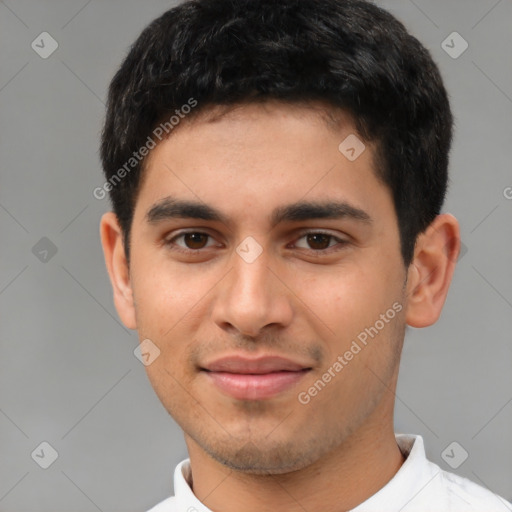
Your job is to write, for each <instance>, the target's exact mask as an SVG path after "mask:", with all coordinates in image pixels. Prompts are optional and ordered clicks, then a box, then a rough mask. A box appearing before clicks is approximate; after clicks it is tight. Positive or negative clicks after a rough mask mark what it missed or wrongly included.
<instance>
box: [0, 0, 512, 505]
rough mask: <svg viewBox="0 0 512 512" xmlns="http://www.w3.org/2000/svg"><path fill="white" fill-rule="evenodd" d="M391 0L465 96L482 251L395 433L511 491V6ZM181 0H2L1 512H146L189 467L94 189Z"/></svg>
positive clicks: (461, 129) (465, 159) (410, 346)
mask: <svg viewBox="0 0 512 512" xmlns="http://www.w3.org/2000/svg"><path fill="white" fill-rule="evenodd" d="M382 4H383V5H384V6H385V7H387V8H389V9H390V10H391V11H392V12H393V13H394V14H395V15H396V16H397V17H398V18H399V19H401V20H402V21H403V22H404V23H405V24H406V26H407V27H408V28H409V29H410V31H411V32H412V33H413V34H414V35H416V37H418V38H419V39H420V40H421V41H422V42H423V43H424V44H425V45H426V46H427V47H428V48H429V49H430V50H431V52H432V54H433V56H434V58H435V60H436V62H438V64H439V66H440V68H441V71H442V73H443V76H444V78H445V81H446V86H447V88H448V90H449V92H450V95H451V99H452V105H453V110H454V114H455V117H456V138H455V142H454V147H453V151H452V160H451V162H452V163H451V188H450V192H449V195H448V199H447V202H446V207H445V211H448V212H451V213H453V214H454V215H455V216H456V217H457V218H458V219H459V221H460V223H461V229H462V240H463V243H464V244H465V247H466V248H467V252H466V253H465V254H463V256H462V258H461V259H460V261H459V264H458V267H457V270H456V273H455V277H454V281H453V284H452V288H451V290H450V294H449V297H448V300H447V303H446V306H445V309H444V311H443V314H442V317H441V319H440V320H439V322H438V323H437V324H436V325H435V326H433V327H431V328H428V329H423V330H416V329H410V330H409V331H408V334H407V338H406V344H405V348H404V353H403V359H402V364H401V377H400V380H399V385H398V389H397V401H396V431H398V432H410V433H417V434H421V435H422V436H423V437H424V440H425V444H426V449H427V456H428V457H429V458H430V459H431V460H433V461H435V462H436V463H437V464H439V465H440V466H441V467H442V468H443V469H446V470H449V471H455V472H456V473H458V474H461V475H464V476H467V477H469V478H470V479H472V480H474V481H476V482H478V483H480V484H481V485H484V486H486V487H488V488H490V489H491V490H493V491H494V492H497V493H499V494H501V495H503V496H504V497H506V498H508V499H510V498H512V462H511V461H512V440H511V432H512V372H511V369H512V368H511V367H512V344H511V343H510V341H511V336H512V334H511V333H512V314H511V313H512V265H511V262H512V236H511V235H512V232H511V231H512V228H511V225H512V223H511V222H510V220H511V213H512V199H507V197H506V196H507V195H508V196H509V197H511V196H512V189H507V187H512V173H511V160H512V122H511V119H512V118H511V114H512V66H511V65H510V64H511V61H510V55H511V46H512V32H511V31H510V27H511V26H512V1H511V0H500V1H497V0H479V1H474V0H473V1H467V0H458V1H456V0H451V1H444V0H436V1H424V0H415V1H414V2H412V1H407V0H400V1H399V0H387V1H385V2H382ZM172 5H174V3H173V2H168V1H163V0H162V1H157V0H151V1H144V2H140V1H138V2H136V1H134V0H129V1H126V0H125V1H120V0H115V1H114V0H110V1H103V2H100V1H98V0H90V1H87V0H72V1H66V2H64V1H57V0H54V1H48V0H47V1H41V0H37V1H36V0H20V1H15V0H5V1H3V2H2V1H0V66H1V68H0V69H1V71H0V107H1V111H0V155H1V158H0V169H1V181H0V233H1V236H2V249H1V251H0V254H1V265H0V312H1V317H0V343H1V356H0V511H9V512H20V511H66V512H67V511H69V510H74V511H76V512H81V511H84V512H85V511H95V510H101V511H104V512H107V511H116V512H122V511H131V510H133V511H135V510H144V509H147V508H149V507H150V506H152V505H154V504H156V503H157V502H158V501H160V500H161V499H163V498H165V497H167V496H168V495H169V494H170V493H171V491H172V476H173V470H174V466H175V465H176V463H178V462H179V461H180V460H182V459H183V458H185V456H186V450H185V445H184V442H183V437H182V434H181V431H180V430H179V428H178V427H177V426H176V425H175V424H174V422H173V421H172V419H171V418H170V417H169V416H168V414H167V413H166V412H165V410H164V409H163V407H162V406H161V404H160V402H159V401H158V399H157V398H156V396H155V395H154V393H153V391H152V389H151V387H150V385H149V382H148V380H147V378H146V374H145V371H144V367H143V365H142V364H141V363H140V362H139V361H138V360H137V359H136V358H135V357H134V354H133V350H134V349H135V347H136V346H137V337H136V333H134V332H130V331H128V330H126V329H125V328H124V327H123V326H122V325H121V324H120V322H119V321H118V319H117V314H116V312H115V309H114V306H113V303H112V292H111V288H110V284H109V282H108V279H107V273H106V270H105V267H104V261H103V255H102V252H101V247H100V242H99V229H98V225H99V220H100V216H101V214H102V213H103V212H104V211H106V210H107V209H108V208H109V204H108V202H107V200H102V201H100V200H97V199H95V198H94V197H93V195H92V191H93V189H94V188H95V187H97V186H101V185H102V183H103V181H102V176H101V168H100V163H99V157H98V143H99V132H100V129H101V123H102V119H103V116H104V101H105V98H106V90H107V86H108V83H109V81H110V79H111V78H112V76H113V74H114V72H115V71H116V69H117V67H118V66H119V64H120V62H121V60H122V58H123V56H124V55H125V54H126V51H127V48H128V46H129V45H130V44H131V43H132V42H133V41H134V39H135V38H136V36H137V35H138V34H139V32H140V31H141V30H142V29H143V27H145V26H146V24H147V23H149V22H150V21H151V20H152V19H154V18H155V17H156V16H158V15H160V14H161V13H162V12H164V11H165V10H167V9H168V8H170V7H171V6H172ZM43 31H47V32H49V33H50V34H51V36H52V37H53V38H54V39H55V40H56V41H57V42H58V45H59V46H58V49H57V50H56V51H55V52H54V53H53V54H52V55H51V56H50V57H48V58H47V59H43V58H41V57H40V56H39V55H38V54H37V53H36V52H35V51H34V50H33V49H32V48H31V43H32V41H34V40H36V38H37V36H38V35H39V34H40V33H41V32H43ZM453 31H457V32H458V33H460V34H461V35H462V37H463V38H464V39H465V40H466V41H467V42H468V43H469V48H468V49H467V50H466V51H465V52H464V53H463V54H462V55H460V56H459V57H458V58H456V59H454V58H452V57H451V56H450V55H448V54H447V53H446V52H445V50H444V49H443V48H442V46H441V44H442V42H443V41H444V40H445V39H446V37H447V36H448V35H449V34H451V33H452V32H453ZM459 42H460V41H459ZM459 42H454V43H451V42H450V40H448V44H450V45H451V46H455V50H457V49H460V45H459ZM507 190H508V191H510V194H507ZM43 237H46V238H48V239H49V240H50V241H51V243H52V244H54V246H55V248H56V250H57V252H56V253H55V254H52V251H51V248H52V246H51V245H50V244H49V242H48V241H47V240H43V241H40V240H41V238H43ZM36 244H39V245H36ZM34 246H35V249H34ZM45 249H46V250H49V252H48V253H47V254H45V253H44V252H43V251H44V250H45ZM43 441H47V442H49V443H50V444H51V445H52V446H53V447H54V448H55V449H56V450H57V452H58V454H59V456H58V458H57V460H56V461H55V462H54V463H53V464H52V465H51V466H50V467H49V468H48V469H46V470H45V469H42V468H41V467H39V465H38V464H36V462H35V461H34V460H33V458H31V453H32V452H33V451H34V449H35V448H36V447H38V446H39V445H40V443H41V442H43ZM453 441H457V443H459V445H460V447H458V446H456V447H455V449H454V452H451V453H453V454H454V457H452V458H455V459H460V458H461V457H462V456H463V454H464V452H462V448H463V449H464V450H466V451H467V452H468V455H469V456H468V458H467V460H466V461H465V462H464V463H463V464H462V465H461V466H460V467H459V468H458V469H457V470H453V469H452V468H451V467H450V466H449V465H448V464H447V463H446V462H445V460H443V457H442V455H441V454H442V452H443V450H445V448H446V447H447V446H448V445H449V444H450V443H452V442H453ZM461 447H462V448H461ZM45 456H48V451H47V452H46V455H45Z"/></svg>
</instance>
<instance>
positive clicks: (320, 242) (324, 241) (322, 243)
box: [307, 233, 332, 250]
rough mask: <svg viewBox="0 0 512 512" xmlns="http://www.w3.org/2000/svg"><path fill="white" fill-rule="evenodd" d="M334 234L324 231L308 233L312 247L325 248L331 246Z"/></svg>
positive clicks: (308, 240)
mask: <svg viewBox="0 0 512 512" xmlns="http://www.w3.org/2000/svg"><path fill="white" fill-rule="evenodd" d="M331 238H332V236H330V235H325V234H323V233H313V234H309V235H307V242H308V244H309V246H310V247H311V248H312V249H316V250H323V249H327V248H328V247H329V242H330V240H331Z"/></svg>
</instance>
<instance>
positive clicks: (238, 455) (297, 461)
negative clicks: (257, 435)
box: [203, 441, 319, 475]
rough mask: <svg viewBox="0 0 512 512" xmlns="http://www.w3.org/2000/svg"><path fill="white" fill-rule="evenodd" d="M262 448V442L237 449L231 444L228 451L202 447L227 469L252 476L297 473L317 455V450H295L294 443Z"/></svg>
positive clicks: (251, 443)
mask: <svg viewBox="0 0 512 512" xmlns="http://www.w3.org/2000/svg"><path fill="white" fill-rule="evenodd" d="M258 445H259V446H258ZM262 445H263V442H261V441H256V443H254V442H252V441H247V442H245V443H244V444H243V445H242V446H240V447H239V448H238V449H237V447H236V446H234V443H231V444H230V446H229V447H227V446H223V447H220V446H215V447H212V446H204V445H203V450H205V451H206V452H207V453H208V454H209V455H210V456H211V457H212V458H213V459H215V460H216V461H217V462H219V463H220V464H223V465H224V466H226V467H228V468H229V469H232V470H234V471H239V472H243V473H249V474H254V475H268V474H272V475H279V474H284V473H290V472H292V471H298V470H300V469H303V468H304V467H306V466H308V465H310V464H312V463H313V462H314V461H315V460H317V459H318V455H319V454H318V452H317V450H312V451H309V452H308V451H307V450H298V449H297V446H300V445H301V443H297V442H293V443H286V444H285V445H280V446H276V445H269V446H266V447H265V448H263V449H262V448H261V446H262ZM311 448H313V447H311Z"/></svg>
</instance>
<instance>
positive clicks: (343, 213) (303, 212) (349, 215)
mask: <svg viewBox="0 0 512 512" xmlns="http://www.w3.org/2000/svg"><path fill="white" fill-rule="evenodd" d="M175 218H180V219H201V220H206V221H217V222H221V223H223V224H226V225H227V226H230V225H231V224H232V223H231V221H230V219H229V218H228V217H227V216H226V215H224V214H223V213H222V212H221V211H220V210H217V209H216V208H214V207H212V206H209V205H207V204H205V203H202V202H198V201H191V200H182V199H176V198H173V197H171V196H168V197H165V198H164V199H161V200H160V201H158V202H157V203H155V204H154V205H153V206H152V207H151V208H150V209H149V210H148V212H147V214H146V220H147V222H148V223H149V224H157V223H159V222H161V221H164V220H170V219H175ZM270 219H271V226H272V228H273V227H275V226H276V225H277V224H279V223H282V222H299V221H305V220H312V219H351V220H356V221H360V222H363V223H366V224H372V222H373V219H372V218H371V217H370V215H369V214H368V213H367V212H365V211H364V210H362V209H360V208H357V207H355V206H353V205H351V204H349V203H348V202H346V201H327V202H320V201H298V202H296V203H292V204H289V205H285V206H279V207H277V208H276V209H275V210H274V211H273V212H272V215H271V217H270Z"/></svg>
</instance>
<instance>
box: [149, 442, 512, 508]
mask: <svg viewBox="0 0 512 512" xmlns="http://www.w3.org/2000/svg"><path fill="white" fill-rule="evenodd" d="M395 438H396V442H397V444H398V446H399V448H400V450H401V452H402V453H403V455H404V457H405V458H406V460H405V462H404V463H403V464H402V466H401V467H400V469H399V470H398V471H397V473H396V474H395V476H394V477H393V478H392V479H391V480H390V481H389V482H388V483H387V484H386V485H385V486H384V487H383V488H382V489H380V491H378V492H376V493H375V494H374V495H373V496H371V497H370V498H368V499H367V500H366V501H364V502H363V503H361V504H359V505H358V506H357V507H356V508H353V509H352V510H351V511H349V512H510V511H512V504H510V503H509V502H508V501H505V500H504V499H503V498H501V497H500V496H498V495H497V494H494V493H492V492H491V491H489V490H487V489H486V488H484V487H482V486H480V485H478V484H476V483H474V482H472V481H471V480H468V479H467V478H464V477H461V476H458V475H455V474H454V473H449V472H448V471H444V470H442V469H441V468H440V467H439V466H438V465H436V464H434V463H433V462H430V461H429V460H428V459H427V457H426V455H425V447H424V445H423V438H422V437H421V436H419V435H411V434H396V433H395ZM189 479H190V459H185V460H184V461H182V462H180V463H179V464H178V465H177V466H176V469H175V471H174V492H175V496H171V497H170V498H167V499H166V500H164V501H162V502H161V503H159V504H158V505H156V506H155V507H153V508H152V509H151V510H149V511H148V512H212V511H211V510H210V509H209V508H207V507H205V506H204V505H203V504H202V503H201V502H200V501H199V500H198V499H197V498H196V497H195V495H194V493H193V492H192V489H191V488H190V485H189V483H188V481H189Z"/></svg>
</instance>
